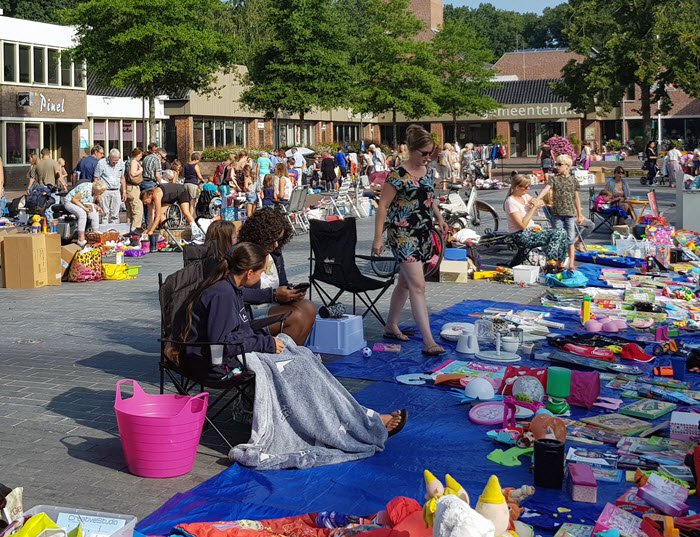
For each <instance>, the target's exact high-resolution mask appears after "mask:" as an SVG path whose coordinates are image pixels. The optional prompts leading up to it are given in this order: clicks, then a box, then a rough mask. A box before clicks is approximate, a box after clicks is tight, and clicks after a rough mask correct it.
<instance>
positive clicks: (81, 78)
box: [73, 63, 85, 88]
mask: <svg viewBox="0 0 700 537" xmlns="http://www.w3.org/2000/svg"><path fill="white" fill-rule="evenodd" d="M73 85H74V86H75V87H76V88H83V87H85V71H84V70H83V65H82V64H78V63H74V64H73Z"/></svg>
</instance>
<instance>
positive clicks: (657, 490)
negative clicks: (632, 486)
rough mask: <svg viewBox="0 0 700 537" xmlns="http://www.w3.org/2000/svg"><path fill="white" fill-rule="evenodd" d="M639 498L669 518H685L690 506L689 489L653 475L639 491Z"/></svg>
mask: <svg viewBox="0 0 700 537" xmlns="http://www.w3.org/2000/svg"><path fill="white" fill-rule="evenodd" d="M637 496H638V497H639V498H641V499H642V500H644V501H645V502H647V503H648V504H649V505H651V506H652V507H655V508H657V509H658V510H659V511H661V512H662V513H664V514H665V515H669V516H685V515H686V513H687V512H688V506H687V505H686V503H685V501H686V500H687V499H688V489H686V488H685V487H682V486H680V485H677V484H676V483H674V482H672V481H669V480H668V479H664V478H663V477H661V476H660V475H656V474H652V475H651V476H649V481H647V484H646V485H644V486H643V487H640V488H639V490H638V491H637Z"/></svg>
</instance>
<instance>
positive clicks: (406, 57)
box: [352, 0, 439, 138]
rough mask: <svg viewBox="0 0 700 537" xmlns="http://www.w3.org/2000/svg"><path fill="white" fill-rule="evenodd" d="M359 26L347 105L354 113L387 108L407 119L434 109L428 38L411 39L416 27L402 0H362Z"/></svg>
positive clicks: (435, 84)
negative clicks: (426, 41)
mask: <svg viewBox="0 0 700 537" xmlns="http://www.w3.org/2000/svg"><path fill="white" fill-rule="evenodd" d="M362 13H363V19H362V20H363V23H364V24H363V28H362V31H361V32H362V33H361V35H360V36H359V38H358V39H357V40H356V41H355V57H356V58H357V59H358V60H357V67H358V71H357V77H356V79H355V85H354V92H355V96H354V99H353V104H352V108H353V109H354V110H355V111H356V112H361V113H366V112H371V113H374V114H382V113H384V112H391V113H392V119H393V122H394V138H396V115H397V113H400V114H403V115H404V116H406V117H407V118H409V119H412V118H418V117H423V116H428V115H431V114H435V113H437V112H438V110H439V108H438V105H437V104H436V102H435V100H434V96H435V94H436V93H437V91H438V88H439V83H438V79H437V77H436V75H435V71H434V67H433V65H434V58H433V54H432V48H431V46H430V44H429V43H425V42H420V41H416V40H415V39H414V38H415V36H416V35H417V34H418V33H419V32H420V31H421V30H422V28H423V23H422V22H421V21H419V20H418V19H417V18H416V17H415V15H414V14H413V13H412V12H411V11H410V10H409V8H408V0H362Z"/></svg>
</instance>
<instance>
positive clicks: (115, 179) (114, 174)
mask: <svg viewBox="0 0 700 537" xmlns="http://www.w3.org/2000/svg"><path fill="white" fill-rule="evenodd" d="M123 175H124V161H123V160H122V159H119V160H118V161H117V163H116V164H115V165H114V166H112V165H111V164H110V163H109V159H107V158H103V159H101V160H100V161H99V162H98V163H97V167H96V168H95V177H96V178H98V179H102V180H103V181H104V182H105V183H107V184H108V185H109V189H110V190H118V189H119V188H120V187H121V186H122V177H123Z"/></svg>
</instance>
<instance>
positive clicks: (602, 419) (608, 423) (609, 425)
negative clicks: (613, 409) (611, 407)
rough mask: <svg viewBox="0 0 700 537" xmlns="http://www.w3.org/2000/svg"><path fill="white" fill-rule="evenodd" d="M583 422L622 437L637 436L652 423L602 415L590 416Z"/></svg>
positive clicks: (628, 417)
mask: <svg viewBox="0 0 700 537" xmlns="http://www.w3.org/2000/svg"><path fill="white" fill-rule="evenodd" d="M581 421H583V422H584V423H588V424H589V425H592V426H593V427H599V428H601V429H604V430H606V431H612V432H614V433H617V434H620V435H629V436H632V435H636V434H639V433H641V432H642V431H644V430H646V429H648V428H649V427H651V423H649V422H646V421H642V420H638V419H637V418H633V417H631V416H623V415H622V414H617V413H614V414H600V415H599V416H589V417H587V418H583V419H582V420H581Z"/></svg>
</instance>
